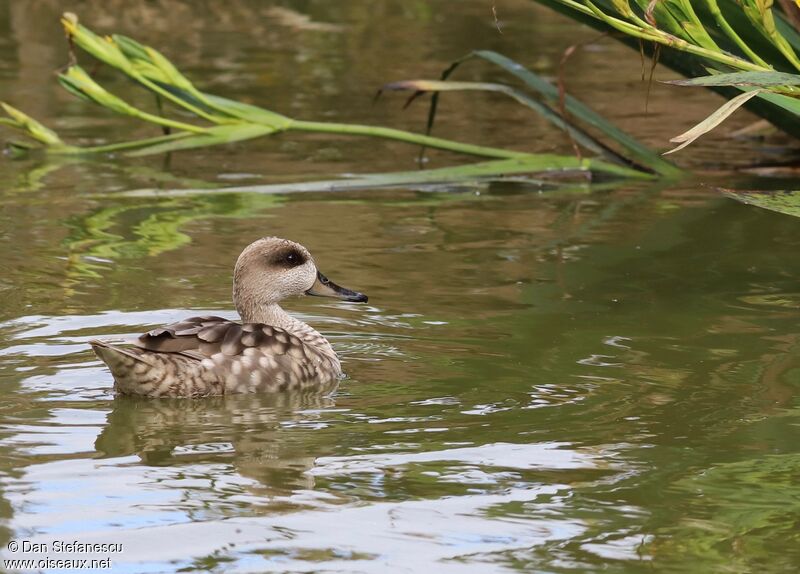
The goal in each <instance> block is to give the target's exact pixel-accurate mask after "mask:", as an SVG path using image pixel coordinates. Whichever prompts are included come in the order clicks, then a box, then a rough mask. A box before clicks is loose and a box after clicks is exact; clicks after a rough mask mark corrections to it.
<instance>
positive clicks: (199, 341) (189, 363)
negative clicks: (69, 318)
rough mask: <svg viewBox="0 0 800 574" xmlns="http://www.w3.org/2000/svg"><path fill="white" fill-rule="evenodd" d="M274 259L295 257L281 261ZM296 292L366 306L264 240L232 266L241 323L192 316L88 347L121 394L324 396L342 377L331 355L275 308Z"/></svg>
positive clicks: (277, 242) (304, 260) (303, 260)
mask: <svg viewBox="0 0 800 574" xmlns="http://www.w3.org/2000/svg"><path fill="white" fill-rule="evenodd" d="M281 250H283V251H281ZM287 250H288V251H287ZM276 253H277V255H276ZM281 253H285V254H290V253H291V254H296V255H297V257H294V258H293V257H292V256H286V257H284V259H289V261H285V260H284V259H281V258H280V257H281V255H280V254H281ZM265 280H266V281H267V283H266V284H265V283H263V281H265ZM303 293H308V294H314V295H325V296H335V297H339V298H342V299H345V300H350V301H366V297H365V296H364V295H361V294H360V293H355V292H352V291H348V290H347V289H343V288H341V287H338V286H337V285H335V284H333V283H331V282H330V281H328V280H327V279H326V278H325V277H324V275H322V274H321V273H319V272H318V271H317V269H316V266H315V265H314V262H313V259H311V256H310V254H308V252H307V251H306V250H305V248H303V247H302V246H301V245H299V244H296V243H293V242H290V241H288V240H284V239H279V238H271V237H270V238H264V239H260V240H258V241H256V242H254V243H253V244H251V245H250V246H248V247H247V248H246V249H245V250H244V251H243V252H242V255H240V257H239V260H238V261H237V264H236V270H235V273H234V287H233V294H234V302H235V304H236V307H237V310H238V311H239V313H240V315H241V316H242V319H243V321H244V323H237V322H235V321H231V320H228V319H223V318H222V317H212V316H206V317H192V318H189V319H185V320H183V321H180V322H178V323H173V324H171V325H165V326H163V327H159V328H157V329H154V330H152V331H150V332H148V333H145V334H143V335H141V336H140V337H139V338H138V339H136V340H135V341H133V342H132V344H130V345H126V346H118V345H112V344H109V343H106V342H103V341H96V340H95V341H90V344H91V346H92V348H93V349H94V351H95V353H96V354H97V356H98V357H100V359H102V360H103V361H104V362H105V363H106V364H107V365H108V367H109V368H110V369H111V372H112V374H113V375H114V380H115V389H116V390H117V391H118V392H120V393H123V394H132V395H143V396H147V397H199V396H209V395H222V394H229V393H253V392H276V391H288V390H310V389H315V390H319V391H320V392H329V391H332V390H333V389H334V388H335V386H336V383H337V381H338V380H339V378H340V377H341V374H342V372H341V366H340V363H339V359H338V357H337V356H336V353H335V352H334V350H333V348H332V347H331V346H330V344H329V343H328V341H327V340H326V339H325V338H324V337H323V336H322V335H320V334H319V333H318V332H317V331H315V330H314V329H313V328H311V327H310V326H309V325H307V324H305V323H303V322H302V321H299V320H297V319H295V318H293V317H290V316H289V315H287V314H286V313H285V312H284V311H283V310H282V309H281V308H280V307H279V306H278V305H277V301H279V300H281V299H283V298H285V297H287V296H290V295H296V294H303Z"/></svg>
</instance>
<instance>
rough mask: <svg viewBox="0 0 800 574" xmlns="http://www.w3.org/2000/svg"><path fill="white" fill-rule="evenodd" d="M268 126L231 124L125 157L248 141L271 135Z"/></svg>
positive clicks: (270, 129)
mask: <svg viewBox="0 0 800 574" xmlns="http://www.w3.org/2000/svg"><path fill="white" fill-rule="evenodd" d="M274 131H275V130H274V129H272V128H270V127H269V126H263V125H257V124H232V125H223V126H214V127H211V128H208V129H207V130H206V132H205V133H202V134H195V135H191V136H188V137H184V138H181V139H177V140H175V141H168V142H164V143H157V144H155V145H152V146H148V147H144V148H142V149H138V150H136V151H133V152H128V153H127V154H126V155H129V156H134V157H139V156H145V155H153V154H158V153H167V152H173V151H178V150H184V149H192V148H198V147H208V146H214V145H220V144H227V143H233V142H237V141H243V140H249V139H253V138H257V137H261V136H265V135H269V134H271V133H273V132H274Z"/></svg>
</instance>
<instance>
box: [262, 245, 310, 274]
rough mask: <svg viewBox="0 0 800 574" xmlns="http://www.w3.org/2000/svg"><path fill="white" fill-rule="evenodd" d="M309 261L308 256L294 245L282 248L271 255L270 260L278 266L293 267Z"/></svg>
mask: <svg viewBox="0 0 800 574" xmlns="http://www.w3.org/2000/svg"><path fill="white" fill-rule="evenodd" d="M306 261H307V259H306V256H305V255H303V254H302V253H300V251H298V250H297V249H295V248H294V247H287V248H284V249H281V250H279V251H277V252H275V253H274V254H272V255H271V256H270V257H269V262H270V263H271V264H272V265H275V266H277V267H283V268H285V269H291V268H292V267H298V266H300V265H302V264H303V263H305V262H306Z"/></svg>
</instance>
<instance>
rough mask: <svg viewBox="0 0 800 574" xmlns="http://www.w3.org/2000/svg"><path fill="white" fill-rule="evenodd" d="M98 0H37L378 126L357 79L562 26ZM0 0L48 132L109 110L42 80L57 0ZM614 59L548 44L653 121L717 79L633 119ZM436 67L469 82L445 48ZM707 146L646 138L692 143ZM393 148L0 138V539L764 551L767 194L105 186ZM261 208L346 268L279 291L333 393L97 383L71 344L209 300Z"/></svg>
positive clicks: (538, 560)
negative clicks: (198, 393) (318, 349)
mask: <svg viewBox="0 0 800 574" xmlns="http://www.w3.org/2000/svg"><path fill="white" fill-rule="evenodd" d="M111 4H115V3H111ZM118 4H119V6H123V5H124V6H125V11H124V12H121V11H120V10H113V9H112V8H113V6H111V7H108V3H99V2H84V3H81V4H80V6H78V7H77V8H75V7H73V9H76V10H77V9H78V8H80V12H81V15H82V17H83V18H84V19H85V20H86V21H87V22H89V23H91V24H92V25H94V26H95V27H97V28H98V29H102V30H103V31H122V32H127V33H129V34H135V35H136V37H137V38H139V39H140V40H142V41H145V42H148V43H152V44H154V45H156V46H159V47H160V48H161V49H163V51H164V52H165V53H166V54H168V55H169V56H171V57H172V58H173V59H174V60H175V61H176V62H177V63H178V64H179V65H181V66H183V67H184V68H185V69H186V71H187V73H189V74H190V75H191V76H192V77H193V78H195V79H196V80H197V82H198V83H199V84H201V85H203V86H204V87H207V88H208V89H210V90H216V91H219V92H221V93H225V94H226V95H230V96H234V97H237V98H241V99H247V100H249V101H257V102H260V103H263V104H266V105H269V106H272V107H274V108H275V109H276V110H277V111H282V112H285V113H290V114H292V115H296V116H298V117H303V118H308V119H312V118H313V119H330V120H336V121H359V122H371V123H381V124H391V125H394V126H399V127H407V128H414V129H418V128H420V127H421V125H422V122H423V118H424V107H420V108H419V109H418V110H414V109H412V110H410V111H407V112H401V111H400V100H398V99H392V98H389V99H388V100H386V101H384V102H382V103H379V104H378V105H375V106H372V105H369V102H370V98H371V97H372V93H373V90H374V88H375V87H377V86H379V85H380V84H382V83H383V82H386V81H390V80H395V79H400V78H408V77H420V76H427V77H432V76H435V75H436V74H438V72H439V71H440V70H441V68H442V67H444V66H445V65H446V64H447V62H449V61H450V60H451V59H453V58H454V57H457V56H459V55H462V54H463V53H465V52H467V51H469V50H470V49H472V48H480V47H483V48H493V49H497V50H500V51H503V52H505V53H507V54H509V55H511V56H513V57H517V58H519V59H520V60H522V61H525V62H526V63H528V64H529V65H531V66H533V67H536V68H537V69H539V70H540V71H545V72H550V73H553V72H554V70H555V67H556V65H557V63H558V60H559V58H560V53H561V51H562V50H563V49H564V48H566V46H568V45H569V44H570V43H573V42H574V41H575V40H576V38H583V37H590V35H591V33H590V32H588V31H586V30H583V29H580V28H578V27H575V26H574V25H573V24H571V23H569V22H568V21H566V20H563V19H561V18H557V17H555V16H553V15H551V14H550V13H548V12H547V11H545V10H543V9H541V8H538V7H536V6H535V5H533V4H531V3H527V2H512V3H508V4H509V5H508V6H501V7H500V8H502V10H501V17H502V25H503V34H502V35H501V34H499V33H498V32H497V30H496V28H495V24H494V22H493V21H492V19H491V14H490V13H489V14H487V6H486V3H485V2H477V1H476V2H462V3H458V8H457V9H456V8H455V7H454V6H455V5H454V4H453V3H447V2H430V3H428V2H410V3H409V2H393V1H385V2H383V1H382V2H348V3H323V2H285V3H282V5H281V10H283V11H282V12H281V11H280V10H279V11H275V10H271V11H270V10H269V9H267V8H265V7H264V6H263V5H262V3H258V2H253V3H249V2H240V1H230V2H226V3H225V9H224V10H222V9H221V8H214V7H215V6H217V4H215V3H209V4H208V6H206V7H205V11H203V12H201V11H200V10H199V9H196V8H193V6H194V3H189V2H186V3H181V2H170V3H166V2H155V3H151V2H147V3H144V2H143V3H130V2H125V3H123V2H120V3H118ZM0 6H1V7H2V9H1V10H0V27H2V28H3V34H2V35H0V37H2V38H3V40H2V43H0V50H2V53H3V56H4V57H3V61H4V62H5V63H4V64H3V65H2V66H3V67H2V68H0V86H1V87H2V89H3V93H4V98H6V99H8V100H9V101H11V102H12V103H15V104H17V105H19V106H20V107H22V108H24V109H26V111H29V112H31V113H32V114H34V115H36V116H37V117H39V118H40V119H42V120H44V121H46V122H48V123H49V124H51V125H53V126H55V127H56V128H58V129H59V131H60V132H63V134H64V135H65V137H67V138H70V139H72V140H75V141H82V142H100V141H109V140H116V139H120V138H124V137H130V135H131V134H133V133H140V131H141V130H142V128H141V127H140V126H138V125H136V124H131V123H127V122H124V121H120V120H119V119H118V118H114V117H112V116H110V115H109V114H108V113H106V112H104V111H102V110H98V109H96V108H93V107H92V106H91V105H89V104H86V103H82V102H76V101H75V100H74V99H71V98H70V97H68V96H66V95H64V94H63V93H62V92H60V91H59V90H58V88H57V87H56V86H55V82H54V81H53V78H52V75H51V72H52V70H53V69H55V68H57V67H58V66H60V65H62V64H63V63H65V61H66V60H65V50H64V46H63V43H62V41H61V39H60V38H59V37H58V27H57V14H58V12H59V9H60V7H59V6H58V3H56V2H33V3H30V5H23V4H22V3H11V2H8V3H2V4H0ZM175 30H179V31H180V33H177V34H176V33H175ZM626 65H627V67H625V66H626ZM638 65H639V64H638V60H637V58H636V56H635V54H631V53H629V52H627V51H625V50H624V49H622V48H619V47H617V46H615V45H614V44H611V43H608V42H606V43H603V44H601V46H600V47H599V48H597V49H595V50H594V51H593V52H589V53H587V54H582V55H579V56H577V57H576V59H575V61H574V63H573V64H572V66H573V67H572V68H571V75H570V78H571V79H570V85H571V86H572V87H573V88H574V90H575V91H576V93H578V94H579V95H582V96H583V97H584V98H585V99H587V100H591V101H592V103H593V104H594V105H596V107H598V108H599V109H601V111H603V112H604V113H607V114H609V115H610V116H612V117H614V118H615V119H616V120H617V121H618V122H619V123H620V124H621V125H624V126H625V127H627V128H630V129H636V130H637V133H639V134H642V135H643V138H644V139H645V140H646V141H648V142H649V143H651V144H655V145H662V144H663V143H664V142H665V141H666V139H668V136H670V135H674V133H673V132H674V131H675V128H676V126H677V125H678V124H679V123H680V124H684V123H685V124H686V125H687V126H688V125H689V124H691V123H692V121H694V120H697V119H699V117H701V116H702V115H703V114H704V113H707V112H708V111H709V110H710V109H711V108H713V106H714V105H716V104H717V103H718V102H717V100H716V99H714V98H713V97H711V96H708V95H707V94H704V93H701V92H697V93H693V94H692V95H691V96H687V99H686V100H685V102H686V103H685V108H683V109H682V110H681V112H680V115H679V116H678V117H677V118H676V117H675V111H674V110H673V109H672V108H671V98H672V97H673V96H672V95H671V94H672V93H673V92H668V91H665V90H667V88H660V89H654V90H653V93H652V96H651V102H650V104H649V105H650V113H649V114H648V115H645V114H644V104H643V101H644V100H643V98H644V90H645V89H644V87H643V86H641V85H640V84H639V83H638ZM105 77H106V78H107V80H108V81H109V83H110V85H111V86H114V87H115V89H117V90H120V92H121V93H127V92H125V90H128V89H129V86H128V85H127V84H126V83H125V82H123V81H116V83H115V81H114V80H113V76H112V75H110V74H106V76H105ZM464 77H465V78H469V79H493V80H496V79H499V77H498V76H497V74H496V72H493V71H491V70H489V69H487V68H485V67H480V66H476V68H475V69H473V70H472V71H470V72H465V74H464ZM609 79H615V81H609ZM670 89H672V88H670ZM447 101H448V102H450V104H451V105H450V106H446V107H445V108H444V113H443V116H442V123H441V128H440V129H441V132H440V133H441V135H445V136H451V137H459V138H461V139H464V140H467V141H474V142H477V143H485V144H487V145H508V146H510V147H517V148H520V149H534V150H536V151H562V152H563V151H566V152H568V151H569V149H570V148H569V143H568V142H565V141H564V140H563V138H560V137H559V136H558V135H557V134H555V133H554V132H552V131H550V130H549V129H548V128H547V127H546V126H545V125H543V124H542V123H541V122H539V121H538V120H536V119H535V118H530V117H529V116H528V115H526V114H525V113H524V112H522V111H520V110H518V109H517V108H516V107H515V106H514V105H513V104H510V103H509V104H506V103H505V102H498V101H497V100H496V98H491V97H487V96H477V95H473V96H470V97H458V96H453V97H448V98H447ZM631 110H634V111H631ZM141 133H144V132H143V131H141ZM708 146H709V147H706V148H703V147H702V146H700V145H698V146H697V147H698V152H697V153H696V154H692V155H691V156H690V155H688V154H684V156H683V159H682V161H683V162H684V163H687V164H690V165H693V166H697V167H703V168H709V167H715V166H716V164H715V162H717V161H720V160H721V156H720V155H719V147H718V146H717V147H715V146H714V144H713V140H712V141H711V143H709V144H708ZM746 146H750V147H746ZM704 149H705V150H706V151H705V152H704V151H703V150H704ZM712 151H713V153H712ZM725 152H726V154H727V155H725V156H724V159H725V160H726V161H728V162H731V163H736V162H739V163H743V162H744V161H745V158H748V159H749V158H753V157H756V156H758V155H759V154H762V153H766V152H764V150H759V149H756V148H755V147H754V144H751V143H746V144H742V143H738V144H730V145H729V146H727V147H726V150H725ZM415 157H416V150H413V149H411V148H407V147H405V146H401V145H398V144H393V143H388V142H374V141H373V142H365V141H362V140H342V139H338V138H335V137H331V136H325V137H320V136H308V135H306V136H304V137H301V136H281V137H280V138H276V139H273V140H263V141H258V142H250V143H247V144H242V145H237V146H232V147H229V148H216V149H208V150H199V151H195V152H191V153H182V154H176V155H174V156H173V157H171V158H168V159H167V158H151V159H148V160H136V161H134V160H126V159H121V158H117V159H115V160H114V161H92V162H85V163H66V164H59V163H53V162H47V161H44V160H42V159H36V158H29V159H21V160H13V161H12V160H10V159H4V160H3V166H2V168H0V174H2V175H1V176H2V188H0V206H1V208H0V209H1V211H0V356H2V360H1V361H0V389H2V391H3V400H2V401H0V421H1V422H2V431H0V432H1V433H2V434H0V452H1V453H2V456H0V484H1V485H2V486H0V489H1V490H0V517H2V530H0V539H1V540H0V542H2V545H3V548H4V551H3V556H4V557H5V558H8V557H9V556H10V553H9V551H8V550H7V549H6V545H7V544H8V542H9V541H11V540H15V541H21V540H29V541H45V542H51V541H53V540H69V541H72V540H78V541H80V542H82V543H90V542H109V543H119V544H122V545H123V551H122V552H118V553H113V554H112V555H111V560H112V563H113V566H114V569H113V571H115V572H116V571H119V572H172V571H177V570H181V571H219V572H222V571H225V572H227V571H243V572H244V571H253V572H261V571H291V572H294V571H298V572H299V571H302V572H307V571H326V572H413V571H417V572H419V571H436V572H451V571H452V572H458V573H461V572H507V571H519V572H531V571H536V572H586V571H599V570H603V571H609V572H639V571H641V572H651V571H665V572H696V571H725V572H749V571H753V570H761V571H765V572H782V571H791V570H793V569H794V568H796V567H797V566H798V564H800V551H798V549H799V548H800V536H799V535H798V532H799V530H798V528H797V516H798V512H800V507H799V506H798V497H799V496H800V490H798V486H797V476H798V472H800V448H798V441H797V428H798V424H800V404H799V403H798V399H797V395H798V385H800V370H798V368H799V367H800V364H798V358H797V357H798V351H800V348H799V345H800V327H798V320H797V319H798V313H797V307H798V304H800V289H798V286H797V279H796V275H797V273H796V272H795V271H794V270H795V269H797V268H798V264H800V255H799V254H800V233H798V227H797V223H796V221H795V220H794V219H792V218H789V217H786V216H782V215H779V214H775V213H770V212H766V211H759V210H756V209H753V208H751V207H747V206H744V205H741V204H737V203H735V202H732V201H731V200H728V199H725V198H723V197H720V196H718V195H717V194H715V193H714V192H713V191H712V190H711V189H710V188H707V187H700V186H698V185H696V184H695V181H690V182H685V183H683V184H679V185H675V186H672V187H669V186H663V185H641V184H637V185H631V184H618V185H614V186H610V187H609V186H605V187H590V186H587V185H584V184H577V185H575V186H573V187H569V188H565V189H563V190H559V191H554V192H550V191H546V192H542V191H540V190H539V189H538V188H536V187H534V186H529V185H521V184H520V185H515V184H509V183H504V184H492V185H484V186H468V187H462V188H456V189H441V188H437V189H396V190H365V191H360V192H351V193H336V194H334V193H309V194H295V195H292V194H278V195H260V194H252V193H235V194H219V193H196V194H191V195H187V196H180V197H170V196H164V197H161V196H142V197H130V196H125V195H123V193H124V192H126V191H129V190H132V189H139V188H144V187H146V188H163V189H174V188H182V187H184V188H202V187H214V186H221V185H234V184H235V185H240V184H249V183H253V184H255V183H272V182H282V181H298V180H307V179H313V178H315V177H317V178H323V177H330V176H333V175H337V174H343V173H363V172H373V171H381V170H389V169H403V170H406V169H413V167H414V166H415V163H414V162H415ZM431 161H432V162H433V163H434V164H435V165H445V164H447V163H448V162H453V161H457V159H456V158H452V157H451V156H447V155H443V154H433V155H432V156H431ZM730 179H731V178H730V177H727V178H726V179H725V181H726V182H730ZM273 234H274V235H280V236H286V237H291V238H293V239H296V240H298V241H300V242H302V243H304V244H305V245H306V246H308V247H309V249H310V250H311V251H312V252H313V253H314V255H315V257H316V260H317V262H318V264H319V266H320V268H321V269H322V270H323V271H324V272H325V273H326V274H328V275H329V276H330V277H331V278H332V279H333V280H335V281H337V282H340V283H341V284H343V285H346V286H348V287H352V288H354V289H358V290H359V291H363V292H365V293H368V294H369V295H370V302H369V304H368V305H351V304H345V303H331V302H326V301H324V300H319V299H302V300H301V299H298V300H297V301H292V302H291V303H290V304H289V305H287V306H288V307H289V308H290V309H291V310H292V311H293V312H295V313H296V314H297V315H298V316H300V317H301V318H303V319H304V320H307V321H309V322H310V323H312V324H313V325H315V326H316V327H318V328H319V329H320V330H321V331H322V332H323V333H325V334H326V336H328V337H329V338H330V340H331V341H332V343H333V344H334V346H335V347H336V349H337V350H338V352H339V353H340V355H341V356H342V359H343V364H344V366H345V369H346V371H347V373H348V375H349V378H347V379H346V380H344V381H343V382H342V384H341V385H340V388H339V390H338V392H337V393H336V394H335V395H333V396H331V397H314V396H312V397H295V396H284V395H281V396H233V397H220V398H213V399H205V400H139V399H135V398H129V397H115V396H114V395H113V393H112V390H111V378H110V375H109V373H108V371H107V369H106V368H105V367H104V366H103V365H102V364H101V363H100V362H99V361H98V360H97V359H96V358H95V357H94V356H93V355H92V353H91V352H90V350H89V348H88V347H87V345H86V341H87V340H88V339H90V338H93V337H125V336H129V335H132V334H136V333H139V332H141V331H142V330H144V329H147V328H149V327H150V326H153V325H157V324H160V323H163V322H168V321H173V320H176V319H179V318H180V317H183V316H185V315H188V314H198V313H204V314H205V313H214V314H222V315H225V316H232V315H231V303H230V275H231V268H232V265H233V262H234V260H235V257H236V255H237V254H238V252H239V251H240V250H241V248H242V247H243V246H244V245H246V244H247V243H249V242H250V241H251V240H252V239H254V238H257V237H259V236H263V235H273ZM97 557H100V558H103V557H105V555H98V556H97Z"/></svg>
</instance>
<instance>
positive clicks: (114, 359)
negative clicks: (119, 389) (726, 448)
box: [89, 339, 153, 383]
mask: <svg viewBox="0 0 800 574" xmlns="http://www.w3.org/2000/svg"><path fill="white" fill-rule="evenodd" d="M89 345H91V347H92V350H93V351H94V352H95V354H96V355H97V356H98V357H99V358H100V360H101V361H103V362H104V363H105V364H106V365H108V368H109V369H111V374H112V375H114V380H116V381H117V382H118V383H119V382H121V381H126V380H128V379H130V378H131V376H132V375H133V374H134V373H136V374H138V373H140V372H141V371H143V370H144V369H149V368H151V367H152V366H153V364H152V362H151V361H149V360H148V359H147V357H145V356H143V354H142V353H141V350H140V349H137V348H136V347H131V348H126V347H121V346H117V345H112V344H110V343H106V342H105V341H100V340H97V339H92V340H90V341H89Z"/></svg>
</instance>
